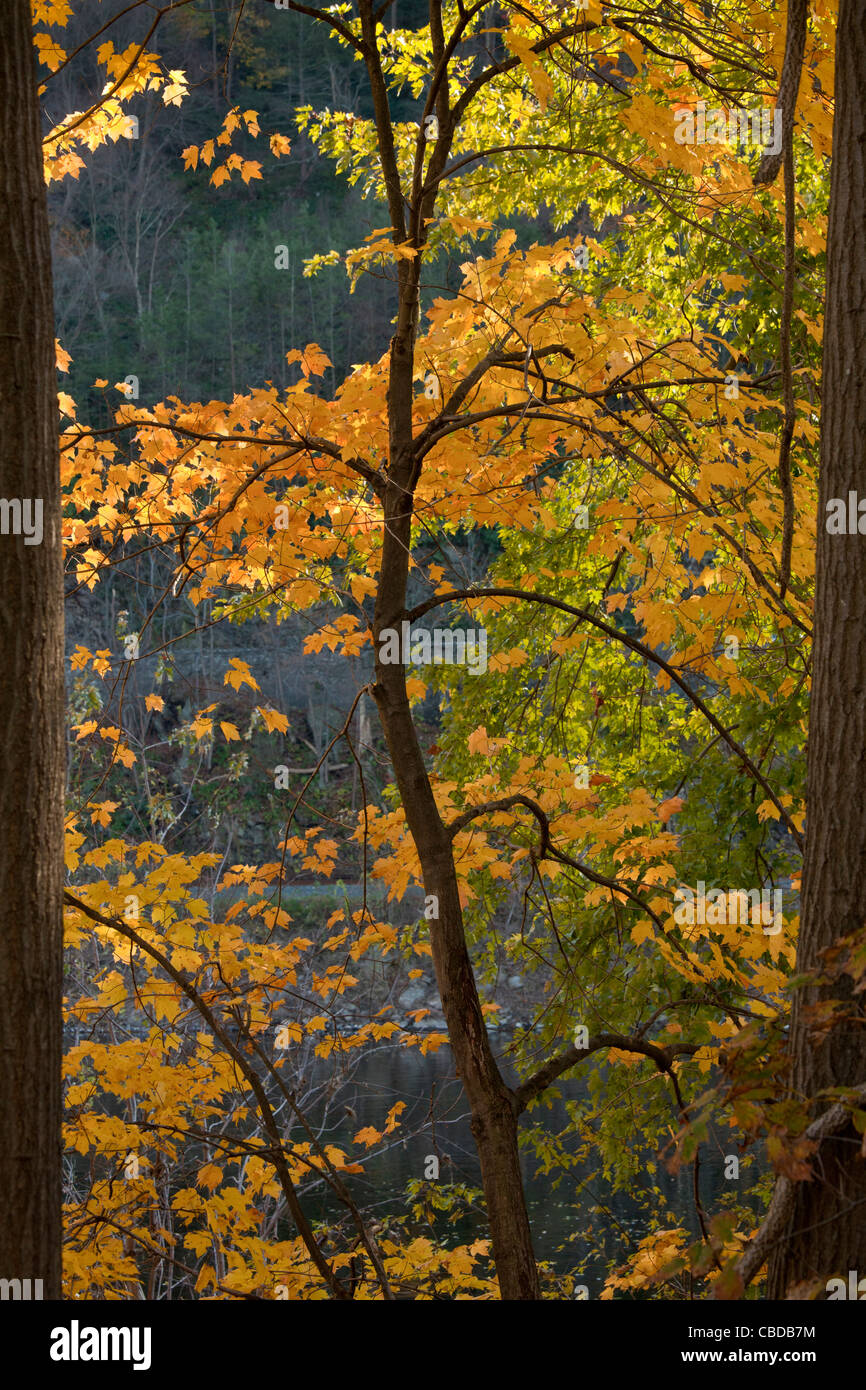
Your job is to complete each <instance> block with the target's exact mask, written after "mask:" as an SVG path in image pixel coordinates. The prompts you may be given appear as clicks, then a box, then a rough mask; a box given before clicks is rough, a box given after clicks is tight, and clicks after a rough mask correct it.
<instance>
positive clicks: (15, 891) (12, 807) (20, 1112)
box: [0, 0, 64, 1298]
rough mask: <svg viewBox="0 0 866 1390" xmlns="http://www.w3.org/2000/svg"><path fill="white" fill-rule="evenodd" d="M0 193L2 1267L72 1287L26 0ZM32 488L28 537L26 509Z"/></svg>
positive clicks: (52, 577) (10, 82)
mask: <svg viewBox="0 0 866 1390" xmlns="http://www.w3.org/2000/svg"><path fill="white" fill-rule="evenodd" d="M0 209H2V213H0V495H2V498H3V499H4V500H5V501H7V502H12V500H13V499H15V500H16V501H17V502H19V503H21V504H22V506H21V512H20V513H19V512H17V511H16V509H15V508H13V507H9V508H6V507H4V508H3V518H4V519H3V531H4V532H5V534H0V656H2V660H0V748H2V758H3V766H2V772H0V1068H2V1080H0V1193H2V1202H0V1278H5V1279H31V1280H38V1279H41V1280H42V1281H43V1286H42V1293H43V1296H44V1297H46V1298H59V1297H60V1277H61V1263H60V1261H61V1254H60V1251H61V1234H60V1213H61V1132H60V1125H61V1055H62V1019H61V992H62V979H63V976H62V955H61V951H62V906H61V894H62V891H63V786H64V737H63V568H62V552H61V536H60V475H59V466H58V449H57V420H58V415H57V381H56V375H55V350H54V310H53V303H52V280H51V249H50V240H49V232H48V213H47V208H46V199H45V184H44V180H43V174H42V141H41V133H40V120H39V102H38V97H37V76H36V61H35V56H34V48H33V34H32V27H31V18H30V4H29V0H4V3H3V5H2V8H0ZM38 501H41V504H42V532H43V534H42V538H41V541H39V542H37V541H36V537H37V534H38V529H37V527H36V526H35V524H34V523H35V518H36V517H37V516H38V509H37V507H36V505H35V504H36V503H37V502H38ZM26 502H29V503H30V524H29V529H30V533H31V534H30V537H29V540H30V543H26V542H27V540H28V537H27V536H26V535H25V534H22V533H20V532H21V531H22V525H24V524H25V523H24V522H21V523H17V522H16V517H17V516H20V515H22V513H23V516H24V517H26V516H27V511H26V507H25V506H24V504H25V503H26ZM15 530H18V531H19V534H14V531H15Z"/></svg>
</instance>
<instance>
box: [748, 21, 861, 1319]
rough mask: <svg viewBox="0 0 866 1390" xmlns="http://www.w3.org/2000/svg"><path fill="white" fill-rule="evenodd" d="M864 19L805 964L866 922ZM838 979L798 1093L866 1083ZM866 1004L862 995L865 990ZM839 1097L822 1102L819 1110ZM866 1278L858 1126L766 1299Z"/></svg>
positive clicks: (838, 253) (812, 773)
mask: <svg viewBox="0 0 866 1390" xmlns="http://www.w3.org/2000/svg"><path fill="white" fill-rule="evenodd" d="M864 91H866V11H864V7H863V4H862V0H842V3H841V5H840V8H839V28H838V35H837V48H836V115H835V130H834V140H833V167H832V181H831V194H830V224H829V233H828V247H827V303H826V319H825V331H824V386H823V424H822V439H821V483H820V495H819V504H818V559H817V587H816V600H815V647H814V658H813V662H814V665H813V682H812V702H811V712H810V722H809V750H808V808H809V809H808V825H807V833H806V853H805V861H804V873H803V903H802V925H801V931H800V942H799V948H798V969H799V970H808V969H811V968H813V967H815V966H816V965H817V964H818V963H819V958H820V952H821V951H822V950H823V949H824V948H825V947H827V946H829V945H831V944H832V943H833V942H834V941H835V940H837V939H838V938H839V937H841V936H844V935H846V934H847V933H849V932H851V931H854V930H856V929H858V928H860V927H862V926H863V924H864V921H866V903H864V897H863V892H864V884H866V636H864V634H866V536H861V535H853V536H842V535H828V534H827V530H826V524H825V519H826V516H827V511H826V503H827V501H828V499H829V498H839V497H841V498H845V499H846V503H847V498H848V493H849V491H855V492H857V493H858V495H859V496H861V497H862V496H864V495H866V470H864V466H863V449H864V443H863V441H864V438H866V245H864V236H866V102H864V96H863V94H864ZM841 993H842V991H841V989H840V987H839V985H838V984H837V985H835V986H833V987H830V988H826V989H823V990H820V991H819V990H815V989H812V990H809V991H808V992H800V997H798V999H797V1001H796V1003H795V1006H794V1011H793V1017H792V1025H791V1043H790V1046H791V1056H792V1075H793V1086H794V1090H795V1093H796V1094H797V1095H799V1096H802V1097H808V1098H810V1099H812V1100H814V1099H815V1098H816V1097H817V1095H818V1093H819V1092H820V1090H821V1089H822V1088H824V1087H829V1086H856V1085H858V1084H860V1083H862V1082H864V1081H866V1046H864V1038H866V1027H864V1025H866V1018H864V1010H863V1006H862V1003H860V1004H859V1005H858V1002H857V999H856V998H852V999H851V1001H850V1009H851V1011H852V1012H853V1013H855V1014H857V1013H859V1015H860V1017H859V1020H852V1021H851V1022H850V1023H848V1024H846V1025H845V1026H844V1027H840V1028H838V1029H836V1030H835V1031H834V1032H833V1034H832V1035H831V1036H830V1038H829V1039H828V1040H827V1041H826V1042H824V1043H822V1044H820V1045H815V1044H814V1043H813V1042H812V1041H811V1040H810V1038H809V1034H808V1030H807V1027H806V1020H805V1018H804V1009H805V1008H806V1007H807V1006H808V1005H809V1004H810V1003H814V1002H815V1001H816V1000H817V999H819V998H821V997H822V995H824V996H826V997H833V996H836V997H838V996H840V994H841ZM859 998H860V999H861V1000H862V996H859ZM826 1108H827V1102H826V1101H824V1102H821V1103H818V1104H816V1105H815V1108H814V1110H813V1114H815V1115H816V1116H817V1115H819V1114H820V1113H821V1111H822V1110H825V1109H826ZM849 1270H858V1271H859V1275H860V1277H861V1278H862V1277H863V1276H864V1275H866V1160H864V1158H863V1157H861V1155H860V1136H859V1135H858V1134H857V1133H856V1132H855V1130H854V1129H853V1127H851V1126H850V1125H847V1126H846V1127H845V1128H844V1129H843V1130H841V1131H840V1132H839V1133H838V1134H836V1135H833V1136H832V1137H830V1138H828V1139H826V1140H825V1141H824V1142H823V1143H822V1144H821V1148H820V1151H819V1155H818V1158H817V1161H816V1163H815V1177H814V1178H813V1179H812V1180H811V1181H810V1182H806V1183H797V1184H796V1185H795V1191H794V1193H793V1200H792V1202H791V1207H790V1214H789V1216H788V1219H787V1221H786V1223H785V1225H784V1228H783V1230H782V1231H781V1233H780V1239H779V1242H778V1244H777V1245H776V1248H775V1251H774V1253H773V1254H772V1256H771V1259H770V1266H769V1282H768V1295H769V1297H771V1298H784V1297H785V1294H786V1292H787V1291H789V1290H791V1289H792V1287H793V1286H795V1285H798V1284H806V1283H809V1284H813V1285H818V1286H819V1287H820V1288H821V1290H822V1292H823V1288H824V1285H825V1283H826V1280H827V1279H828V1278H829V1277H831V1276H832V1275H836V1274H842V1275H843V1276H847V1273H848V1271H849Z"/></svg>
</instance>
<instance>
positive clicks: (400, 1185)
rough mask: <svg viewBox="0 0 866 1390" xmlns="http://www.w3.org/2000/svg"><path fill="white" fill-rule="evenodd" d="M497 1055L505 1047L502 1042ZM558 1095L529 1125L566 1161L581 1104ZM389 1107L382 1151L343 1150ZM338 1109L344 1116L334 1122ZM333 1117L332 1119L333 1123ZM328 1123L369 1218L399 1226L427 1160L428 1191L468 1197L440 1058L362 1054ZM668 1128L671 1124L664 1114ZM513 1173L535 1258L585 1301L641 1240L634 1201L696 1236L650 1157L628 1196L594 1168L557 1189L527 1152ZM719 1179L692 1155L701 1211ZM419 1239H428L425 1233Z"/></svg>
mask: <svg viewBox="0 0 866 1390" xmlns="http://www.w3.org/2000/svg"><path fill="white" fill-rule="evenodd" d="M505 1044H507V1038H505V1039H504V1040H503V1045H505ZM503 1071H504V1073H505V1075H506V1079H507V1080H508V1081H509V1082H513V1080H514V1078H513V1075H510V1074H509V1071H508V1068H507V1066H503ZM326 1076H327V1067H326V1066H325V1064H324V1063H322V1064H321V1073H320V1075H317V1077H316V1080H317V1081H318V1080H322V1081H324V1080H325V1078H326ZM560 1087H561V1090H562V1093H563V1094H562V1097H558V1098H556V1099H554V1100H553V1103H552V1105H551V1106H550V1108H547V1107H545V1106H537V1107H536V1109H535V1111H534V1112H533V1114H532V1120H533V1121H535V1122H536V1123H543V1125H544V1127H545V1129H546V1130H547V1132H549V1133H551V1134H561V1133H563V1132H566V1133H567V1135H568V1141H570V1142H568V1141H567V1142H568V1147H569V1148H572V1149H573V1148H575V1147H576V1145H575V1138H576V1136H575V1133H574V1121H573V1120H572V1118H571V1117H570V1116H569V1112H568V1110H567V1108H566V1101H569V1100H570V1101H575V1100H577V1101H579V1100H580V1098H581V1097H582V1096H585V1095H586V1090H585V1085H584V1083H583V1082H582V1081H580V1080H568V1081H565V1082H560ZM398 1101H402V1102H403V1103H404V1104H405V1106H406V1109H405V1111H404V1112H403V1114H402V1117H401V1120H402V1123H401V1125H400V1127H399V1129H398V1130H397V1131H396V1132H395V1133H394V1134H392V1135H388V1136H386V1139H385V1141H384V1143H383V1144H379V1145H376V1146H374V1148H373V1149H372V1150H370V1151H369V1154H370V1156H369V1157H367V1156H366V1154H367V1151H366V1150H365V1149H364V1148H363V1147H361V1146H359V1145H353V1143H352V1140H353V1136H354V1135H355V1134H356V1133H357V1132H358V1130H360V1129H362V1128H364V1127H366V1126H368V1125H369V1126H372V1127H373V1128H375V1129H379V1130H381V1129H383V1128H384V1124H385V1118H386V1116H387V1113H388V1111H389V1110H390V1109H391V1108H392V1107H393V1106H394V1105H395V1104H396V1103H397V1102H398ZM346 1105H349V1106H350V1107H351V1109H352V1111H353V1112H354V1113H353V1114H351V1115H349V1114H346V1113H345V1112H344V1106H346ZM335 1108H336V1111H337V1112H338V1113H339V1116H340V1118H339V1120H338V1121H337V1122H336V1123H334V1121H333V1116H334V1113H335ZM330 1115H331V1122H330V1124H329V1125H328V1127H327V1129H326V1130H325V1131H323V1137H326V1138H327V1141H328V1142H330V1143H337V1144H340V1145H341V1146H342V1147H344V1148H345V1149H347V1150H348V1151H349V1152H352V1153H359V1154H361V1155H362V1156H364V1164H365V1172H364V1175H363V1177H361V1176H358V1177H356V1178H354V1179H353V1192H354V1194H355V1198H356V1200H357V1201H358V1203H359V1205H361V1206H363V1208H364V1209H365V1211H367V1212H368V1213H369V1214H370V1215H371V1217H374V1216H375V1217H387V1216H388V1215H389V1214H391V1215H393V1214H394V1213H395V1212H396V1213H397V1214H402V1213H403V1211H405V1208H406V1205H407V1203H406V1196H405V1193H406V1185H407V1183H409V1182H412V1181H417V1180H420V1179H424V1177H425V1169H426V1170H427V1172H428V1173H429V1172H430V1169H431V1167H432V1165H431V1164H430V1162H429V1160H430V1159H431V1158H434V1157H435V1158H438V1160H439V1177H438V1179H436V1186H437V1187H439V1188H441V1187H443V1186H444V1185H447V1184H466V1185H468V1186H469V1187H472V1188H477V1187H480V1173H479V1166H478V1160H477V1157H476V1153H475V1148H474V1144H473V1139H472V1133H471V1130H470V1125H469V1112H468V1106H467V1103H466V1099H465V1096H464V1095H463V1089H462V1086H461V1083H460V1082H459V1080H458V1079H457V1078H456V1077H455V1075H454V1062H453V1058H452V1055H451V1051H450V1049H449V1048H448V1047H442V1048H441V1049H440V1050H439V1051H438V1052H436V1053H430V1054H429V1055H427V1056H422V1055H421V1054H420V1052H419V1051H418V1050H417V1049H416V1048H396V1047H394V1046H393V1045H391V1046H387V1047H382V1048H379V1049H373V1050H371V1051H370V1052H369V1053H368V1054H367V1055H366V1056H365V1057H364V1058H363V1059H362V1060H361V1061H360V1063H359V1065H358V1067H357V1070H356V1071H355V1075H354V1079H353V1081H352V1082H350V1083H349V1084H348V1085H347V1086H345V1087H344V1088H343V1089H342V1090H340V1091H338V1092H337V1093H336V1095H335V1096H334V1097H333V1099H332V1104H331V1110H330ZM671 1121H672V1123H673V1122H674V1121H675V1110H674V1107H673V1103H672V1104H671ZM729 1149H730V1141H729V1142H728V1150H729ZM522 1163H523V1172H524V1180H525V1190H526V1195H527V1204H528V1207H529V1215H530V1221H531V1225H532V1232H533V1240H534V1245H535V1253H536V1258H537V1259H538V1260H540V1261H548V1262H549V1263H550V1266H551V1268H552V1270H553V1271H555V1272H556V1273H557V1274H564V1273H566V1272H573V1271H575V1270H576V1269H577V1268H578V1267H579V1268H580V1269H581V1271H582V1272H581V1273H580V1276H579V1278H580V1282H581V1283H583V1284H585V1285H586V1286H587V1289H588V1293H589V1297H590V1298H597V1297H598V1296H599V1294H600V1292H601V1289H602V1285H603V1282H604V1278H605V1276H606V1274H607V1272H608V1269H609V1264H610V1261H611V1260H612V1259H614V1258H615V1259H616V1260H617V1262H620V1261H622V1260H623V1259H624V1258H625V1257H626V1255H627V1254H629V1253H631V1252H632V1251H633V1250H634V1249H635V1248H636V1245H637V1243H638V1241H639V1240H640V1239H642V1238H643V1237H644V1236H646V1235H648V1234H649V1233H650V1227H649V1224H648V1221H647V1219H646V1216H645V1215H644V1214H643V1213H642V1205H641V1200H640V1197H641V1191H642V1190H643V1191H644V1192H647V1191H648V1190H649V1189H650V1188H652V1187H657V1188H658V1189H660V1191H661V1192H662V1193H663V1194H664V1196H665V1198H666V1203H667V1207H668V1208H669V1211H670V1218H671V1219H670V1220H669V1221H666V1222H665V1223H664V1225H665V1226H666V1227H667V1226H671V1227H672V1226H675V1225H680V1224H682V1225H684V1226H685V1227H686V1228H687V1229H688V1230H689V1231H690V1232H691V1233H692V1234H693V1235H695V1236H697V1234H698V1230H699V1228H698V1222H697V1217H696V1215H695V1209H694V1199H693V1174H692V1169H691V1167H686V1168H682V1169H681V1170H680V1171H679V1172H678V1173H677V1174H674V1175H671V1174H669V1173H668V1171H667V1169H666V1167H665V1164H664V1162H663V1161H660V1160H659V1159H658V1158H657V1156H656V1154H655V1153H653V1152H647V1153H645V1154H643V1155H641V1162H640V1165H639V1169H638V1173H637V1175H636V1176H635V1178H634V1180H633V1182H632V1183H631V1184H630V1186H629V1189H628V1190H621V1191H614V1190H613V1189H612V1186H611V1184H610V1183H609V1182H607V1181H606V1180H605V1178H604V1176H603V1174H602V1173H601V1171H600V1170H599V1169H598V1168H592V1167H588V1166H587V1165H586V1164H584V1165H582V1166H577V1167H575V1168H573V1169H570V1170H568V1171H567V1172H566V1173H565V1176H564V1177H560V1179H559V1181H558V1182H557V1181H556V1172H554V1173H552V1174H550V1175H547V1174H545V1173H543V1172H541V1171H539V1164H538V1160H537V1158H536V1156H535V1154H534V1153H533V1152H532V1151H531V1150H527V1151H526V1152H525V1153H524V1155H523V1160H522ZM724 1171H725V1156H724V1151H723V1149H722V1147H721V1146H720V1144H719V1143H718V1142H716V1143H708V1144H705V1145H704V1146H703V1148H702V1150H701V1170H700V1185H701V1199H702V1201H703V1203H704V1205H705V1206H706V1207H708V1208H710V1209H711V1210H712V1208H713V1207H714V1205H715V1199H716V1198H717V1197H718V1196H719V1195H720V1194H721V1193H722V1192H723V1191H724V1190H725V1189H727V1190H728V1191H730V1188H731V1187H732V1186H733V1183H732V1182H731V1181H729V1180H726V1179H725V1176H724ZM755 1176H756V1170H755V1169H754V1168H753V1169H752V1170H750V1171H749V1172H748V1173H747V1172H746V1171H744V1172H743V1174H742V1176H741V1178H740V1181H739V1182H738V1183H737V1184H736V1185H737V1188H738V1196H739V1197H741V1198H745V1200H747V1201H748V1197H747V1195H746V1191H745V1190H744V1189H747V1185H751V1184H752V1183H753V1182H754V1178H755ZM431 1186H432V1182H431ZM749 1205H751V1203H749ZM307 1207H308V1213H309V1215H310V1216H311V1217H313V1219H316V1218H317V1217H318V1218H321V1219H326V1218H327V1217H329V1216H333V1215H334V1214H335V1208H334V1205H333V1200H332V1199H331V1198H330V1195H329V1193H328V1192H327V1190H325V1189H324V1188H323V1189H322V1190H320V1191H318V1192H315V1193H313V1194H311V1195H310V1197H309V1198H308V1201H307ZM426 1233H427V1234H430V1232H429V1230H428V1231H427V1232H426ZM591 1233H592V1234H591ZM437 1234H438V1235H439V1236H440V1237H441V1236H442V1235H443V1234H445V1235H446V1238H447V1243H448V1244H449V1245H451V1244H458V1243H460V1242H462V1241H466V1240H473V1239H475V1238H477V1237H484V1236H486V1234H487V1232H486V1230H485V1226H484V1215H483V1211H482V1210H480V1208H479V1207H478V1205H477V1204H476V1206H475V1208H474V1209H472V1208H470V1210H469V1212H468V1214H467V1218H466V1220H461V1221H459V1222H457V1223H454V1224H446V1223H443V1222H442V1220H441V1218H440V1220H439V1222H438V1225H437ZM619 1296H622V1295H619Z"/></svg>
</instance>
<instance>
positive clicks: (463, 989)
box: [373, 488, 540, 1299]
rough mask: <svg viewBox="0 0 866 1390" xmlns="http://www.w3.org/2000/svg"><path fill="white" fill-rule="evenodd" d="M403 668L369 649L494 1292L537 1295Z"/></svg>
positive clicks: (515, 1165)
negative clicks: (417, 873)
mask: <svg viewBox="0 0 866 1390" xmlns="http://www.w3.org/2000/svg"><path fill="white" fill-rule="evenodd" d="M390 492H391V499H390V500H391V501H392V502H393V504H394V505H393V507H389V508H387V512H388V514H389V515H390V523H389V524H388V525H387V527H386V533H385V544H384V553H383V563H382V583H381V585H380V598H379V603H380V612H379V613H377V619H376V623H375V633H376V641H377V644H378V636H379V633H380V631H381V630H382V628H387V627H393V628H396V630H397V631H398V632H399V631H400V622H401V620H402V618H403V617H404V616H405V580H403V586H404V587H403V594H404V601H403V603H401V604H400V606H399V607H392V608H391V610H390V612H389V611H387V609H386V608H385V606H384V604H383V598H382V596H383V595H386V596H387V595H388V593H389V590H390V591H391V592H392V593H393V590H391V582H393V581H394V580H395V579H397V583H398V584H399V582H400V579H399V572H400V571H401V570H403V569H404V568H405V557H406V555H407V554H408V545H409V524H408V516H407V512H408V508H407V506H406V501H405V492H404V490H403V489H402V488H395V489H391V490H390ZM395 572H396V573H395ZM405 674H406V673H405V670H404V668H403V667H402V666H397V665H383V664H381V663H380V662H379V660H378V653H377V661H376V685H375V686H374V689H373V694H374V696H375V699H376V703H377V705H378V709H379V715H380V718H381V720H382V727H383V729H384V731H385V738H386V741H387V744H388V749H389V752H390V754H391V761H392V763H393V765H394V772H395V776H396V780H397V785H398V787H399V789H400V796H401V800H402V803H403V808H404V810H405V812H406V820H407V822H408V825H409V830H410V832H411V834H412V838H413V840H414V842H415V847H416V849H417V851H418V856H419V858H420V860H421V868H422V872H423V875H424V891H425V893H427V894H430V895H432V896H433V897H434V898H435V910H436V912H437V914H438V915H437V917H436V918H434V919H433V920H432V921H431V924H430V925H431V932H430V941H431V947H432V951H433V965H434V969H435V971H436V982H437V985H438V987H439V996H440V998H441V1000H442V1011H443V1013H444V1015H445V1019H446V1022H447V1024H448V1037H449V1041H450V1044H451V1048H452V1051H453V1053H454V1061H455V1064H456V1069H457V1074H458V1076H459V1077H460V1078H461V1080H462V1082H463V1086H464V1089H465V1091H466V1098H467V1100H468V1102H469V1107H470V1110H471V1114H472V1134H473V1136H474V1139H475V1144H476V1147H477V1149H478V1156H479V1159H480V1163H481V1180H482V1184H483V1187H484V1196H485V1200H486V1204H487V1216H488V1220H489V1223H490V1236H491V1242H492V1247H493V1258H494V1261H495V1264H496V1273H497V1276H498V1278H499V1289H500V1293H501V1295H502V1297H503V1298H504V1299H537V1298H539V1297H540V1293H539V1284H538V1270H537V1266H536V1263H535V1256H534V1253H533V1249H532V1233H531V1230H530V1226H529V1217H528V1215H527V1211H526V1201H525V1198H524V1194H523V1180H522V1176H521V1172H520V1153H519V1149H518V1144H517V1113H516V1109H515V1106H514V1103H513V1101H514V1097H513V1093H512V1092H511V1090H510V1089H509V1087H508V1086H507V1085H506V1083H505V1082H504V1081H503V1079H502V1076H501V1074H500V1072H499V1068H498V1067H497V1065H496V1060H495V1058H494V1056H493V1053H492V1051H491V1048H490V1041H489V1038H488V1034H487V1027H486V1024H485V1022H484V1015H483V1014H482V1012H481V1002H480V1000H479V998H478V990H477V987H476V984H475V974H474V971H473V969H472V962H471V961H470V959H469V953H468V951H467V949H466V936H465V932H464V928H463V911H462V908H461V906H460V898H459V892H458V884H457V874H456V872H455V867H454V859H453V854H452V849H451V840H450V838H449V835H448V831H447V829H446V827H445V826H444V824H443V822H442V819H441V817H440V815H439V812H438V809H437V807H436V802H435V799H434V796H433V790H432V787H431V786H430V781H429V778H428V776H427V772H426V769H425V767H424V757H423V754H422V752H421V748H420V746H419V743H418V737H417V733H416V730H415V724H414V721H413V719H412V713H411V710H410V707H409V702H408V699H407V697H406V686H405Z"/></svg>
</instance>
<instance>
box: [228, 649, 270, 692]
mask: <svg viewBox="0 0 866 1390" xmlns="http://www.w3.org/2000/svg"><path fill="white" fill-rule="evenodd" d="M229 666H230V667H231V668H232V669H231V670H229V671H226V673H225V675H224V676H223V684H224V685H231V686H233V688H234V689H235V690H240V688H241V686H242V685H248V686H249V687H250V688H251V689H252V690H259V689H261V687H260V686H259V683H258V681H257V680H256V679H255V677H254V676H253V675H252V674H251V673H250V668H249V666H248V665H247V663H246V662H245V661H241V660H240V659H239V658H238V657H236V656H233V657H230V658H229Z"/></svg>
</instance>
